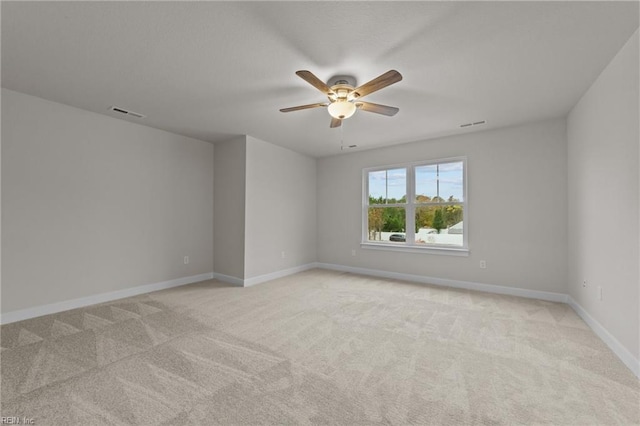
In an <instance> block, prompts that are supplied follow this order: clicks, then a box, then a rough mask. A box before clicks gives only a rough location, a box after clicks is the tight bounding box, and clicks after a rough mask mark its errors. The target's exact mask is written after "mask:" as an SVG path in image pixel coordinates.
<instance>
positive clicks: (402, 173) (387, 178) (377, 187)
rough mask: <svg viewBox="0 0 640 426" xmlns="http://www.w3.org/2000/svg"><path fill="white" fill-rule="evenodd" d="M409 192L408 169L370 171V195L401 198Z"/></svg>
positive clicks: (383, 197) (373, 196) (388, 198)
mask: <svg viewBox="0 0 640 426" xmlns="http://www.w3.org/2000/svg"><path fill="white" fill-rule="evenodd" d="M406 193H407V169H404V168H402V169H390V170H380V171H377V172H369V196H370V197H372V198H376V199H377V198H380V197H382V199H383V200H385V199H387V200H390V199H393V198H395V199H396V200H400V198H402V197H404V196H405V194H406Z"/></svg>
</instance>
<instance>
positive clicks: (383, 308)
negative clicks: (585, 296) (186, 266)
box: [0, 269, 640, 425]
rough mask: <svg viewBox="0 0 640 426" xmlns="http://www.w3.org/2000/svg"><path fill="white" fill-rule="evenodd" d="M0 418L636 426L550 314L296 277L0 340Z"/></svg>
mask: <svg viewBox="0 0 640 426" xmlns="http://www.w3.org/2000/svg"><path fill="white" fill-rule="evenodd" d="M1 332H2V336H1V337H2V338H1V342H2V352H1V354H0V355H1V360H0V367H1V384H2V394H1V395H2V416H20V417H27V418H33V419H34V421H35V424H37V425H102V424H105V425H106V424H110V425H111V424H113V425H130V424H144V425H186V424H200V425H210V424H225V425H234V424H237V425H241V424H247V425H257V424H340V425H355V424H372V423H385V424H397V425H405V424H420V425H424V424H437V425H465V424H507V425H514V424H556V425H569V424H574V425H589V424H606V425H609V424H625V425H626V424H640V385H639V381H638V379H637V378H635V376H634V375H633V374H632V373H631V372H630V371H629V370H628V369H627V368H626V367H625V366H624V365H623V364H622V363H621V362H620V361H619V360H618V359H617V358H616V356H615V355H614V354H613V353H612V352H611V351H610V350H609V349H608V348H607V347H606V346H605V344H604V343H603V342H602V341H601V340H600V339H599V338H598V337H596V336H595V334H594V333H593V332H592V331H590V329H589V328H588V327H587V326H586V324H584V322H582V320H581V319H580V318H579V317H578V316H577V315H576V314H575V313H574V312H573V310H572V309H571V308H570V307H568V306H567V305H564V304H559V303H551V302H543V301H538V300H531V299H522V298H517V297H512V296H501V295H493V294H486V293H479V292H472V291H466V290H455V289H446V288H441V287H430V286H424V285H416V284H411V283H405V282H399V281H393V280H384V279H376V278H371V277H364V276H359V275H353V274H343V273H337V272H332V271H326V270H319V269H316V270H310V271H307V272H303V273H300V274H296V275H293V276H289V277H285V278H282V279H279V280H275V281H272V282H269V283H264V284H261V285H258V286H255V287H251V288H235V287H229V286H227V285H225V284H222V283H219V282H216V281H207V282H202V283H198V284H194V285H189V286H184V287H179V288H174V289H171V290H166V291H161V292H157V293H152V294H149V295H143V296H138V297H133V298H129V299H123V300H119V301H115V302H110V303H105V304H102V305H96V306H92V307H88V308H83V309H76V310H73V311H68V312H64V313H60V314H55V315H49V316H45V317H41V318H36V319H32V320H27V321H22V322H19V323H13V324H8V325H5V326H2V328H1Z"/></svg>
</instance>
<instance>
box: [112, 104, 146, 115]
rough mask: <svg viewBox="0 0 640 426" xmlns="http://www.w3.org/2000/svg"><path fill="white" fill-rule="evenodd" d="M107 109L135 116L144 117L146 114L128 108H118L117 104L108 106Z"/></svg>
mask: <svg viewBox="0 0 640 426" xmlns="http://www.w3.org/2000/svg"><path fill="white" fill-rule="evenodd" d="M109 111H113V112H117V113H118V114H121V115H130V116H132V117H135V118H146V115H142V114H140V113H139V112H133V111H129V110H128V109H124V108H120V107H117V106H111V107H109Z"/></svg>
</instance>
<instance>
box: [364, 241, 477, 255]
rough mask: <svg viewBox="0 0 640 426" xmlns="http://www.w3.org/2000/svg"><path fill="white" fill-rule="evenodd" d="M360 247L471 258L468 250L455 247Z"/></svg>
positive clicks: (368, 245)
mask: <svg viewBox="0 0 640 426" xmlns="http://www.w3.org/2000/svg"><path fill="white" fill-rule="evenodd" d="M360 247H361V248H363V249H367V250H385V251H399V252H405V253H426V254H439V255H445V256H469V249H468V248H462V247H461V248H453V247H419V246H406V245H400V244H398V245H396V244H389V243H370V242H366V243H360Z"/></svg>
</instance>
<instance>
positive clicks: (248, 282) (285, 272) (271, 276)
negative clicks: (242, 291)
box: [213, 262, 318, 287]
mask: <svg viewBox="0 0 640 426" xmlns="http://www.w3.org/2000/svg"><path fill="white" fill-rule="evenodd" d="M317 267H318V264H317V263H315V262H314V263H307V264H306V265H300V266H295V267H293V268H289V269H282V270H280V271H275V272H270V273H268V274H264V275H258V276H257V277H251V278H246V279H242V278H238V277H233V276H231V275H224V274H219V273H217V272H214V273H213V277H214V278H215V279H217V280H220V281H222V282H225V283H228V284H232V285H235V286H239V287H251V286H252V285H256V284H261V283H264V282H267V281H271V280H275V279H278V278H282V277H286V276H289V275H293V274H297V273H299V272H304V271H308V270H309V269H313V268H317Z"/></svg>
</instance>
